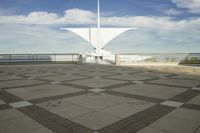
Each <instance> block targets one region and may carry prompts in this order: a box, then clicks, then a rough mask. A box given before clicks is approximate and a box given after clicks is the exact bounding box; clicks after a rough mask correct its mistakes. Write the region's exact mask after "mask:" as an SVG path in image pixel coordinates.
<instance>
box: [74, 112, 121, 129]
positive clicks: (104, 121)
mask: <svg viewBox="0 0 200 133" xmlns="http://www.w3.org/2000/svg"><path fill="white" fill-rule="evenodd" d="M72 120H73V121H75V122H77V123H79V124H81V125H84V126H86V127H88V128H91V129H93V130H99V129H101V128H103V127H105V126H107V125H110V124H112V123H114V122H117V121H119V120H120V118H118V117H115V116H112V115H109V114H106V113H103V112H93V113H88V114H84V115H81V116H77V117H74V118H72Z"/></svg>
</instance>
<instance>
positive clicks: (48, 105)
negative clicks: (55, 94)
mask: <svg viewBox="0 0 200 133" xmlns="http://www.w3.org/2000/svg"><path fill="white" fill-rule="evenodd" d="M37 105H38V106H40V107H42V108H44V109H47V110H56V109H60V108H63V107H70V106H73V105H74V104H73V103H71V102H69V101H67V99H59V100H54V101H48V102H44V103H40V104H37Z"/></svg>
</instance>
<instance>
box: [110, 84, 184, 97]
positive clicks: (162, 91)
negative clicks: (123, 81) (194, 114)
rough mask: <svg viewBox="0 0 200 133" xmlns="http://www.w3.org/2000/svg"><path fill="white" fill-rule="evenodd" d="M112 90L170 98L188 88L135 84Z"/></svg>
mask: <svg viewBox="0 0 200 133" xmlns="http://www.w3.org/2000/svg"><path fill="white" fill-rule="evenodd" d="M112 90H113V91H117V92H123V93H128V94H134V95H142V96H147V97H154V98H159V99H169V98H172V97H174V96H176V95H178V94H180V93H182V92H184V91H186V90H187V89H183V88H178V87H168V86H160V85H149V84H135V85H128V86H123V87H119V88H116V89H112Z"/></svg>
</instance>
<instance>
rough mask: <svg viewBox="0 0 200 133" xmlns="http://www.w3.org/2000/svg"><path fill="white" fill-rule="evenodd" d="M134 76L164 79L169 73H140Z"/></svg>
mask: <svg viewBox="0 0 200 133" xmlns="http://www.w3.org/2000/svg"><path fill="white" fill-rule="evenodd" d="M136 75H144V76H156V77H165V76H169V75H170V73H161V72H147V71H145V72H142V73H137V74H136Z"/></svg>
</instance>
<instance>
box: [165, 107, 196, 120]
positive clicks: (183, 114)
mask: <svg viewBox="0 0 200 133" xmlns="http://www.w3.org/2000/svg"><path fill="white" fill-rule="evenodd" d="M168 116H172V117H178V118H182V119H186V120H192V121H198V122H199V123H200V111H199V110H192V109H185V108H177V109H176V110H174V111H173V112H171V113H169V114H168Z"/></svg>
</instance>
